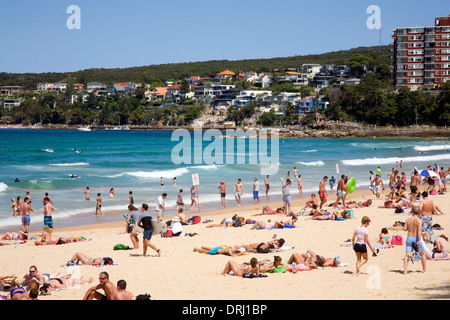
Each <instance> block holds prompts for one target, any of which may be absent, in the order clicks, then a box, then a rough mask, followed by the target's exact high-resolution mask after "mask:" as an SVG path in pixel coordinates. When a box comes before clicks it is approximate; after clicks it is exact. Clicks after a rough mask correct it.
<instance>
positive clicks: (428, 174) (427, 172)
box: [420, 170, 439, 178]
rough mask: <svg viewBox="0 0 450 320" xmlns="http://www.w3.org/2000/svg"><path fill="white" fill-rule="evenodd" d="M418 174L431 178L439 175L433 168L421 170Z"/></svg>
mask: <svg viewBox="0 0 450 320" xmlns="http://www.w3.org/2000/svg"><path fill="white" fill-rule="evenodd" d="M420 175H421V176H422V177H431V178H434V177H437V178H439V175H438V174H437V173H436V172H434V171H433V170H422V171H421V172H420Z"/></svg>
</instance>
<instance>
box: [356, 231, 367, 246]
mask: <svg viewBox="0 0 450 320" xmlns="http://www.w3.org/2000/svg"><path fill="white" fill-rule="evenodd" d="M355 232H356V241H355V242H356V243H359V244H365V243H366V234H369V230H367V228H365V227H357V228H356V229H355Z"/></svg>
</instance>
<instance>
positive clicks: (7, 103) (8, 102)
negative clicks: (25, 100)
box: [2, 98, 22, 110]
mask: <svg viewBox="0 0 450 320" xmlns="http://www.w3.org/2000/svg"><path fill="white" fill-rule="evenodd" d="M21 103H22V99H6V98H5V99H3V101H2V107H3V109H5V110H12V109H14V108H15V107H18V106H20V104H21Z"/></svg>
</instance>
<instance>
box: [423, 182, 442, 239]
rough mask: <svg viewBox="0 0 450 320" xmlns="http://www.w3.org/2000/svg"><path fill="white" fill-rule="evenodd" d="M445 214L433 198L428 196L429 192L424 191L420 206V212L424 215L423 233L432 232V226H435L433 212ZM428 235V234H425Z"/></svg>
mask: <svg viewBox="0 0 450 320" xmlns="http://www.w3.org/2000/svg"><path fill="white" fill-rule="evenodd" d="M438 212H440V213H441V214H444V213H443V212H442V211H441V210H440V209H439V208H438V207H437V206H435V205H434V202H433V200H431V199H429V198H428V192H426V191H424V192H422V201H421V202H420V206H419V213H420V216H421V217H422V234H426V233H428V234H432V233H433V231H432V230H431V227H432V226H433V216H432V214H438ZM425 237H427V236H425Z"/></svg>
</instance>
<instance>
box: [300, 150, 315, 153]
mask: <svg viewBox="0 0 450 320" xmlns="http://www.w3.org/2000/svg"><path fill="white" fill-rule="evenodd" d="M300 152H303V153H312V152H317V150H305V151H300Z"/></svg>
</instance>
